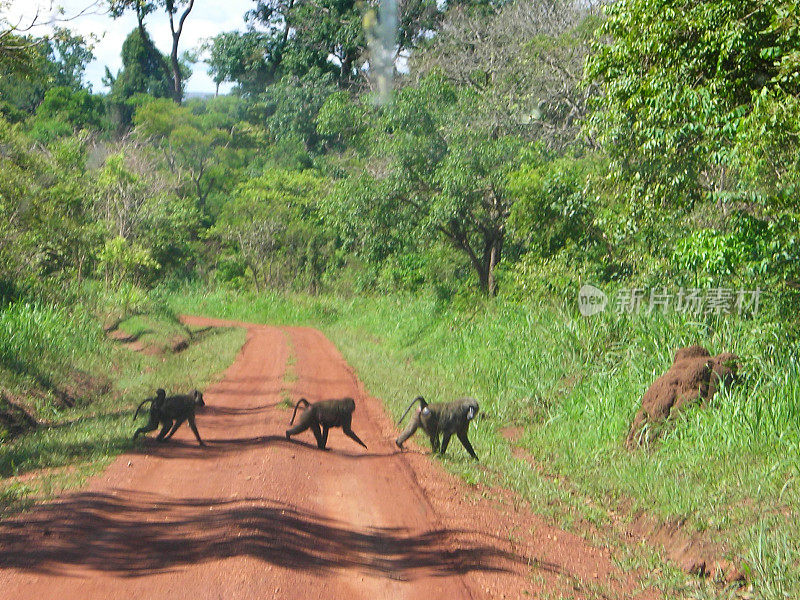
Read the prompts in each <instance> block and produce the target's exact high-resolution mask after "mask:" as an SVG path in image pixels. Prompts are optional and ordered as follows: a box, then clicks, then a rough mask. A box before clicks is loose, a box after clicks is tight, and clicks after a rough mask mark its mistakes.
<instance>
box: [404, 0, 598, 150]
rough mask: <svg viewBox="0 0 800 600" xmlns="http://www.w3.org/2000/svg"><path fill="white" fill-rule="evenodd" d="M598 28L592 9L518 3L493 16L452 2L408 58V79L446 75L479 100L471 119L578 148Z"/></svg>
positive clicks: (559, 3)
mask: <svg viewBox="0 0 800 600" xmlns="http://www.w3.org/2000/svg"><path fill="white" fill-rule="evenodd" d="M581 6H585V7H583V8H581ZM597 23H598V19H597V17H596V16H595V15H594V13H593V11H592V9H591V3H588V4H586V5H578V4H574V3H568V2H562V1H557V2H546V1H542V0H534V1H517V2H509V3H506V4H503V5H502V6H501V7H499V8H497V9H495V10H491V11H484V10H476V9H475V7H474V6H465V5H462V4H458V5H455V6H451V7H450V8H449V10H448V11H447V13H446V15H445V16H444V18H443V20H442V22H441V24H440V25H439V28H438V30H437V32H436V35H435V36H433V37H432V38H431V39H430V40H429V41H427V42H426V43H424V44H422V45H421V47H420V48H419V49H418V50H417V51H415V52H414V53H413V54H412V56H411V59H410V65H411V69H412V74H413V75H414V76H415V77H416V78H420V77H425V76H427V74H429V73H431V72H432V71H438V72H440V73H442V74H444V76H445V77H447V79H448V80H449V81H451V82H452V83H453V84H454V85H457V86H461V87H468V88H470V89H472V90H474V91H475V92H476V93H478V94H480V95H481V97H482V99H483V101H482V102H481V103H480V104H479V105H478V106H477V108H478V111H477V112H476V113H475V114H474V115H473V119H480V120H483V121H485V122H486V126H487V127H489V128H495V129H497V131H498V132H501V133H512V132H513V133H516V134H523V135H526V136H527V137H529V138H531V139H537V140H541V141H543V142H544V143H545V144H546V145H547V146H548V147H550V148H553V149H556V150H559V151H563V150H565V149H567V148H570V147H572V146H574V145H575V144H576V143H581V140H580V137H581V135H580V122H581V119H583V118H584V116H585V115H586V102H587V99H588V98H589V97H590V96H591V95H592V93H594V91H595V88H593V87H592V86H584V85H582V76H583V64H584V62H585V60H586V57H587V56H588V54H589V48H590V42H591V40H592V33H593V31H594V29H595V27H596V25H597Z"/></svg>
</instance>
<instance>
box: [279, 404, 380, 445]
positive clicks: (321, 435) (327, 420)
mask: <svg viewBox="0 0 800 600" xmlns="http://www.w3.org/2000/svg"><path fill="white" fill-rule="evenodd" d="M301 404H305V405H306V409H305V410H304V411H303V413H302V414H301V415H300V418H299V419H298V421H297V425H295V426H294V427H292V428H290V429H287V430H286V439H287V440H288V439H290V438H291V437H292V436H293V435H296V434H298V433H300V432H301V431H305V430H306V429H308V428H309V427H310V428H311V431H312V432H313V433H314V437H315V438H316V439H317V447H318V448H319V449H321V450H324V449H325V444H327V443H328V430H329V429H330V428H331V427H341V428H342V431H344V434H345V435H346V436H347V437H349V438H350V439H352V440H355V441H356V442H358V443H359V444H361V445H362V446H364V448H366V447H367V445H366V444H365V443H364V442H362V441H361V440H360V439H359V438H358V436H357V435H356V434H355V433H354V432H353V430H352V429H350V423H351V421H352V419H353V411H354V410H355V409H356V402H355V400H353V399H352V398H342V399H341V400H322V401H320V402H314V403H311V402H309V401H308V400H306V399H305V398H300V400H298V401H297V404H295V406H294V413H292V420H291V422H290V423H289V425H292V424H293V423H294V418H295V416H296V415H297V409H298V407H299V406H300V405H301ZM320 426H321V427H322V430H321V431H320Z"/></svg>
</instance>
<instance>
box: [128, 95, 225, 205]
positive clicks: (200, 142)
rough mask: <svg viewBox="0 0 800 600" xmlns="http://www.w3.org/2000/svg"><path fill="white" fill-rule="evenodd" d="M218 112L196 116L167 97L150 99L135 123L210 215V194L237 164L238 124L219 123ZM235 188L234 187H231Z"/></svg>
mask: <svg viewBox="0 0 800 600" xmlns="http://www.w3.org/2000/svg"><path fill="white" fill-rule="evenodd" d="M217 117H218V115H215V114H214V113H206V114H205V115H196V114H194V113H192V111H191V110H190V109H189V108H188V107H186V106H180V105H177V104H175V103H173V102H169V101H166V100H159V99H156V100H151V101H149V102H146V103H144V104H143V105H141V106H140V107H139V109H138V110H137V111H136V115H135V117H134V123H135V124H136V132H137V134H138V135H139V136H140V138H141V139H143V140H146V141H148V142H149V143H150V144H152V145H153V146H154V147H155V148H156V149H157V153H156V155H157V156H163V158H164V160H165V163H166V166H167V168H168V169H169V171H170V173H172V174H173V176H174V177H175V180H176V182H177V183H178V184H179V185H183V184H184V183H185V184H187V185H188V186H189V188H190V189H189V190H188V191H187V192H186V195H191V196H193V197H194V199H195V205H196V206H197V208H198V209H199V210H200V212H201V213H203V214H207V206H206V203H207V200H208V197H209V194H211V193H212V192H213V191H215V190H217V189H219V188H220V187H221V186H223V185H226V184H228V182H229V180H230V179H231V177H232V171H233V169H234V168H235V166H236V165H237V164H238V162H239V161H238V158H239V157H238V154H237V150H238V149H237V148H236V138H235V137H234V133H233V130H234V129H235V125H236V123H228V124H227V128H226V127H224V126H223V127H220V126H219V125H224V123H219V122H216V123H215V120H216V119H217ZM231 187H232V186H231Z"/></svg>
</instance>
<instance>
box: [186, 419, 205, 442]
mask: <svg viewBox="0 0 800 600" xmlns="http://www.w3.org/2000/svg"><path fill="white" fill-rule="evenodd" d="M189 427H190V428H191V429H192V433H193V434H194V437H196V438H197V441H198V443H199V444H200V445H201V446H205V442H203V440H201V439H200V432H199V431H197V424H196V423H195V422H194V415H189Z"/></svg>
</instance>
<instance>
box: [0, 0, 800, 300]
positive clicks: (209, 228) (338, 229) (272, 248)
mask: <svg viewBox="0 0 800 600" xmlns="http://www.w3.org/2000/svg"><path fill="white" fill-rule="evenodd" d="M329 4H330V6H328V5H327V4H326V7H327V8H326V11H325V13H324V14H325V15H326V17H325V18H320V17H319V15H318V14H317V6H316V5H314V6H311V5H308V4H306V3H305V2H289V3H284V2H280V1H275V2H259V3H256V5H254V8H253V10H252V11H250V12H248V13H247V14H246V15H244V16H243V17H244V18H245V19H246V20H247V22H248V23H249V24H250V26H251V29H250V30H248V31H246V32H243V33H242V32H223V33H220V34H219V35H217V36H216V37H214V38H211V39H209V40H208V41H207V43H206V44H205V45H204V46H203V47H202V48H195V49H190V50H192V52H183V53H181V54H180V55H178V54H176V53H177V52H178V50H179V47H178V45H177V44H178V41H179V40H178V39H176V44H175V46H174V48H173V55H172V56H170V55H166V54H162V53H161V52H160V51H159V50H158V49H157V48H156V47H155V46H154V44H153V42H152V41H151V39H150V37H149V33H148V30H147V17H148V13H149V12H150V11H153V10H169V9H168V7H172V10H173V12H175V13H176V18H177V17H178V16H181V15H180V9H181V8H182V7H180V6H173V4H172V3H167V4H166V5H164V6H161V5H160V4H158V3H153V4H149V3H137V2H112V3H111V5H112V8H113V12H112V14H120V13H121V12H123V11H126V10H132V11H138V12H137V15H138V17H139V23H140V26H139V27H138V28H136V29H135V30H133V31H132V32H131V33H130V35H129V36H128V38H127V39H126V40H125V43H124V45H123V48H122V60H123V68H122V70H121V71H120V72H118V73H116V74H114V73H111V72H107V77H106V83H107V84H108V86H109V89H110V91H109V92H108V93H104V94H97V93H93V92H92V91H91V90H90V89H87V87H86V85H85V83H84V80H83V73H84V70H85V67H86V65H87V62H88V61H89V60H91V58H92V56H93V54H92V46H91V43H90V42H89V41H87V40H86V39H84V38H82V37H80V36H75V35H73V34H71V33H70V32H69V30H68V29H61V30H57V32H56V33H55V34H54V35H52V36H50V37H47V38H41V39H39V38H34V37H31V36H25V35H21V34H20V33H19V32H17V31H15V30H14V29H13V28H10V24H9V23H6V29H5V31H4V34H3V37H2V44H3V46H2V54H0V58H2V61H1V62H0V68H2V70H3V77H2V82H0V115H2V121H0V127H1V128H2V129H1V131H2V138H3V145H2V147H3V154H2V165H0V166H1V168H2V170H1V171H0V177H2V180H1V181H2V184H1V185H2V188H1V189H2V205H0V210H1V211H2V219H0V223H2V225H0V226H2V227H3V231H2V240H3V241H2V248H0V256H2V259H0V281H1V282H2V290H3V298H4V299H5V301H9V300H13V299H15V298H20V297H26V296H29V295H33V296H37V297H48V298H56V297H60V296H62V295H63V294H64V292H65V290H72V291H75V290H76V289H77V288H76V286H79V285H80V284H81V282H83V281H86V280H94V281H102V282H103V283H104V284H105V285H107V286H111V285H114V286H116V285H120V284H123V283H125V284H131V285H136V286H142V287H153V286H157V285H160V284H163V283H165V282H170V281H177V280H187V279H189V280H197V281H202V282H203V283H204V284H209V285H222V286H230V287H234V288H238V289H249V288H252V289H256V290H264V289H279V290H285V289H293V290H306V291H310V292H312V293H316V292H319V291H322V290H337V291H342V292H348V293H349V292H359V291H362V290H382V291H396V290H408V291H417V290H421V289H433V290H436V292H437V293H439V294H443V295H445V296H447V297H450V296H452V295H456V294H463V293H471V292H473V291H477V292H479V293H482V294H487V295H498V294H500V295H508V296H512V297H517V298H525V297H527V296H529V295H537V294H553V293H557V294H560V293H562V292H563V293H571V292H572V291H574V290H572V288H573V287H574V283H575V282H576V281H583V280H586V281H591V282H594V283H595V284H606V283H610V282H627V283H629V284H630V285H650V284H653V285H656V284H658V285H663V286H668V287H669V286H675V287H676V288H677V287H678V286H681V285H686V286H694V287H701V288H704V289H707V288H711V287H713V286H720V287H727V288H734V289H738V288H739V287H741V286H742V285H743V284H745V283H746V284H748V285H751V284H754V283H755V284H758V286H760V288H761V289H763V290H768V292H769V295H770V301H769V303H768V306H769V307H772V308H773V309H774V310H783V309H786V310H790V308H792V307H795V306H796V305H795V301H794V295H793V291H794V290H795V289H796V287H797V282H798V272H797V269H798V266H797V261H796V260H794V259H795V258H796V256H797V251H798V240H797V238H796V231H797V229H798V227H797V218H798V215H797V206H796V202H794V198H795V193H796V190H797V186H798V177H800V166H799V165H800V156H799V155H798V144H797V135H798V111H800V107H799V106H798V92H799V91H800V79H798V64H799V63H800V59H798V36H799V35H800V34H798V17H797V15H798V11H797V10H795V9H796V8H797V7H796V6H794V5H793V4H792V3H791V2H766V3H765V2H702V3H700V4H693V3H688V4H682V3H677V2H670V3H668V4H667V5H663V6H662V5H651V4H650V3H647V2H634V1H625V2H615V3H611V4H609V5H607V6H605V7H599V6H583V5H581V4H578V5H573V4H570V3H566V2H564V3H553V4H551V3H537V2H499V3H492V2H466V3H453V4H452V5H451V4H448V5H446V6H442V7H439V6H438V5H437V4H436V3H434V2H404V3H401V5H400V7H399V15H398V28H397V31H396V33H395V34H394V36H392V37H390V38H389V42H388V44H391V47H388V46H387V41H386V40H385V39H384V37H385V36H383V35H382V33H381V32H382V30H381V29H380V19H379V18H378V16H379V15H377V13H376V10H377V7H371V6H370V5H365V6H362V5H361V4H358V3H356V2H330V3H329ZM664 10H667V11H668V14H669V15H670V18H669V19H664V18H663V15H662V13H663V11H664ZM109 18H111V17H109ZM385 18H388V17H385ZM186 23H187V24H191V15H188V17H187V20H186ZM632 23H637V24H638V25H637V26H636V27H633V26H632V25H631V24H632ZM362 24H363V26H362ZM186 26H188V25H186ZM386 52H391V53H393V54H392V56H391V59H392V60H391V61H390V65H389V66H390V68H389V69H388V70H387V69H385V68H379V67H380V64H381V60H383V61H384V62H386V60H387V59H386V58H385V54H386ZM176 56H180V60H178V59H175V60H172V59H173V58H175V57H176ZM192 60H193V61H199V60H203V61H207V62H208V64H209V65H210V69H211V72H212V74H213V76H214V79H215V81H217V82H218V83H221V82H233V83H235V84H236V87H235V91H234V93H233V94H230V95H226V96H222V97H216V98H212V99H206V100H189V101H182V88H181V87H180V86H181V85H182V81H185V79H186V76H187V75H188V74H189V73H190V71H191V69H192V68H200V67H199V65H198V64H197V63H196V62H195V63H194V64H193V63H191V62H190V61H192ZM371 64H375V65H378V67H375V68H371ZM176 82H177V85H178V87H177V89H176V88H175V85H176ZM389 86H391V92H387V90H389V89H390V87H389ZM764 307H765V308H766V306H764ZM787 314H789V313H787Z"/></svg>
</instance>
